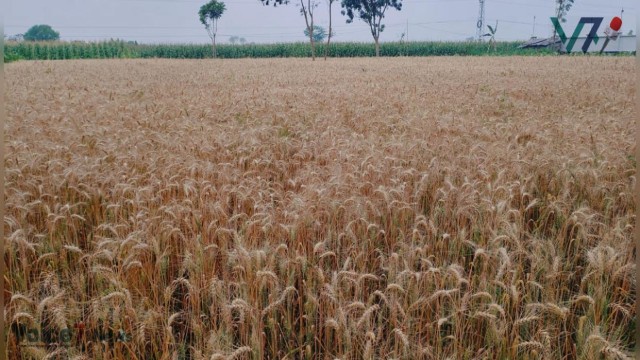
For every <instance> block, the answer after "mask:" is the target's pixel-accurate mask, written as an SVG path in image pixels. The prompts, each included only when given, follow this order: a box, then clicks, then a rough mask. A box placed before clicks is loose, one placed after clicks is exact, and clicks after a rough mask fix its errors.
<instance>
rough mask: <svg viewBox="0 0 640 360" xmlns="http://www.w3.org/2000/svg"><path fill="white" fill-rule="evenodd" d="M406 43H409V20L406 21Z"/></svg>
mask: <svg viewBox="0 0 640 360" xmlns="http://www.w3.org/2000/svg"><path fill="white" fill-rule="evenodd" d="M407 42H409V19H407Z"/></svg>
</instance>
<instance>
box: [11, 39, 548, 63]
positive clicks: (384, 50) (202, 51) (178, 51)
mask: <svg viewBox="0 0 640 360" xmlns="http://www.w3.org/2000/svg"><path fill="white" fill-rule="evenodd" d="M520 45H521V43H520V42H498V43H496V44H495V48H494V47H493V45H491V46H489V44H487V43H479V42H408V43H401V42H394V43H383V44H382V45H381V54H380V55H381V56H447V55H461V56H464V55H474V56H480V55H540V54H553V53H554V52H553V51H551V50H546V49H526V50H525V49H518V46H520ZM324 46H325V45H324V44H318V46H317V49H318V54H319V55H322V54H324ZM4 50H5V61H12V60H19V59H22V60H63V59H111V58H172V59H204V58H210V57H211V46H210V45H190V44H189V45H187V44H185V45H179V44H137V43H132V42H126V41H105V42H19V43H12V42H5V48H4ZM217 53H218V57H219V58H223V59H237V58H278V57H310V56H311V46H310V45H309V44H307V43H281V44H245V45H218V48H217ZM329 56H330V57H368V56H375V46H374V44H373V43H334V44H331V48H330V49H329Z"/></svg>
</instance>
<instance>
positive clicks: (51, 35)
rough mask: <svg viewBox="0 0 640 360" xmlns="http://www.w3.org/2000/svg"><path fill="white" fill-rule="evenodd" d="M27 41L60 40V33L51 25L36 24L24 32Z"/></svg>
mask: <svg viewBox="0 0 640 360" xmlns="http://www.w3.org/2000/svg"><path fill="white" fill-rule="evenodd" d="M24 39H25V40H27V41H55V40H60V33H59V32H57V31H55V30H53V28H51V26H49V25H34V26H32V27H31V28H30V29H29V30H27V32H26V33H25V34H24Z"/></svg>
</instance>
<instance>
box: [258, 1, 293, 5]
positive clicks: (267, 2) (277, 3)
mask: <svg viewBox="0 0 640 360" xmlns="http://www.w3.org/2000/svg"><path fill="white" fill-rule="evenodd" d="M260 2H261V3H262V5H269V4H271V3H273V6H278V5H286V4H288V3H289V0H260Z"/></svg>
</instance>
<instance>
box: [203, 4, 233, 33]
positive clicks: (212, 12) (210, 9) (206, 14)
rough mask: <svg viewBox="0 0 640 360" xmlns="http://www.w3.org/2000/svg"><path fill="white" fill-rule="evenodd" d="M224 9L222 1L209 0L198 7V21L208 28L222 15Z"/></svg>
mask: <svg viewBox="0 0 640 360" xmlns="http://www.w3.org/2000/svg"><path fill="white" fill-rule="evenodd" d="M225 10H226V6H225V5H224V3H223V2H222V1H217V0H211V1H209V2H208V3H206V4H204V5H202V7H200V11H198V15H199V16H200V22H201V23H202V25H204V26H205V27H206V28H207V29H209V28H210V27H211V26H212V24H213V23H215V22H216V21H217V20H218V19H220V17H222V14H224V11H225Z"/></svg>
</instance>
